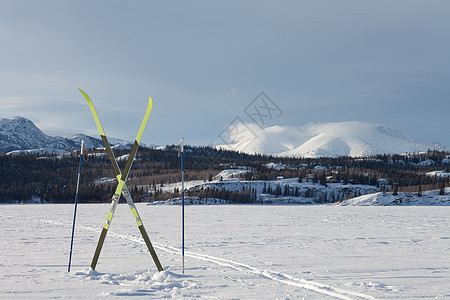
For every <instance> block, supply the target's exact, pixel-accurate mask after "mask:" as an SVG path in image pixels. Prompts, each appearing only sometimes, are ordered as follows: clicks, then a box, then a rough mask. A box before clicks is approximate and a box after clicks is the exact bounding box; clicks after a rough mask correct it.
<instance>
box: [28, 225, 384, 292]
mask: <svg viewBox="0 0 450 300" xmlns="http://www.w3.org/2000/svg"><path fill="white" fill-rule="evenodd" d="M30 220H35V219H30ZM38 221H42V222H45V223H50V224H56V225H61V226H71V225H70V224H65V223H62V222H57V221H53V220H48V219H40V220H38ZM76 227H77V228H79V229H84V230H89V231H94V232H101V229H97V228H92V227H87V226H81V225H76ZM108 234H109V235H110V236H113V237H116V238H121V239H126V240H129V241H131V242H133V243H138V244H142V245H145V242H144V241H143V240H142V239H141V238H140V237H139V238H137V237H133V236H129V235H124V234H118V233H114V232H108ZM153 247H154V248H155V249H158V250H160V251H164V252H167V253H171V254H176V255H181V249H178V248H176V247H173V246H163V245H158V244H153ZM185 256H186V257H191V258H194V259H199V260H202V261H207V262H210V263H214V264H217V265H220V266H223V267H227V268H231V269H234V270H237V271H240V272H247V273H250V274H255V275H259V276H261V277H263V278H266V279H269V280H272V281H275V282H278V283H282V284H286V285H290V286H295V287H300V288H303V289H306V290H309V291H313V292H316V293H319V294H322V295H327V296H330V297H334V298H336V299H370V300H373V299H376V298H375V297H373V296H370V295H366V294H362V293H358V292H353V291H349V290H345V289H341V288H336V287H333V286H330V285H326V284H322V283H319V282H314V281H310V280H306V279H303V278H295V277H293V276H290V275H288V274H284V273H281V272H274V271H270V270H261V269H258V268H255V267H251V266H249V265H246V264H243V263H239V262H235V261H232V260H227V259H223V258H219V257H215V256H210V255H207V254H201V253H195V252H190V251H185ZM94 272H95V271H94ZM80 274H81V273H79V274H78V275H80ZM83 275H86V274H84V273H83ZM116 279H117V278H116ZM119 279H120V278H119Z"/></svg>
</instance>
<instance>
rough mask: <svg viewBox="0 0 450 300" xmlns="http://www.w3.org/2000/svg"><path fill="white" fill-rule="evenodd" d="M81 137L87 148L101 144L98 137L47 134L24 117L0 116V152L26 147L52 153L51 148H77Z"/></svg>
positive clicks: (26, 148) (25, 148) (24, 148)
mask: <svg viewBox="0 0 450 300" xmlns="http://www.w3.org/2000/svg"><path fill="white" fill-rule="evenodd" d="M81 139H84V140H85V142H86V147H87V148H94V147H99V146H102V142H101V141H100V140H99V139H95V138H92V137H89V136H86V135H74V136H71V137H69V138H63V137H60V136H55V137H53V136H49V135H47V134H45V133H44V132H42V131H41V130H40V129H39V128H38V127H37V126H36V125H35V124H34V123H33V122H32V121H30V120H28V119H26V118H24V117H12V118H0V153H2V152H3V153H6V152H11V151H14V150H28V149H45V151H46V152H48V153H53V152H55V151H52V149H59V150H61V149H78V148H79V147H80V143H81ZM55 153H59V152H58V151H56V152H55Z"/></svg>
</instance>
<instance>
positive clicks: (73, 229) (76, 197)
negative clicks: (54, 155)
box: [67, 141, 84, 272]
mask: <svg viewBox="0 0 450 300" xmlns="http://www.w3.org/2000/svg"><path fill="white" fill-rule="evenodd" d="M83 148H84V141H81V153H80V164H79V167H78V179H77V191H76V194H75V210H74V212H73V225H72V238H71V239H70V254H69V266H68V268H67V272H70V263H71V261H72V248H73V236H74V233H75V218H76V216H77V204H78V189H79V186H80V175H81V164H82V162H83Z"/></svg>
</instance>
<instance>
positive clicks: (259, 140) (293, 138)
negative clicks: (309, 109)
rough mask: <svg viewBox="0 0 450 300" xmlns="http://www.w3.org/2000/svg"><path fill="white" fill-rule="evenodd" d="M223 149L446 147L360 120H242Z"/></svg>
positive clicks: (308, 151)
mask: <svg viewBox="0 0 450 300" xmlns="http://www.w3.org/2000/svg"><path fill="white" fill-rule="evenodd" d="M229 132H237V133H239V134H233V135H231V136H230V137H229V140H230V142H231V143H228V144H223V145H218V146H216V147H218V148H222V149H229V150H235V151H240V152H245V153H262V154H271V155H275V156H282V157H283V156H287V157H311V158H315V157H337V156H352V157H363V156H372V155H377V154H402V153H408V152H422V151H426V150H428V149H432V150H446V147H445V146H443V145H441V144H438V143H425V142H422V141H419V140H416V139H414V138H411V137H407V136H405V135H403V134H402V133H401V132H400V131H399V130H398V129H395V128H393V127H391V126H387V125H382V124H371V123H365V122H360V121H348V122H331V123H319V124H308V125H305V126H302V127H298V128H296V127H292V126H272V127H267V128H261V127H259V126H258V125H256V124H239V125H237V126H236V127H235V128H230V129H229Z"/></svg>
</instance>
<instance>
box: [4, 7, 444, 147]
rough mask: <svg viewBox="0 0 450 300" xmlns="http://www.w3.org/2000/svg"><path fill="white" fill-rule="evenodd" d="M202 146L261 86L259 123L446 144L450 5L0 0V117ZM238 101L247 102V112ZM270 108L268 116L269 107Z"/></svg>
mask: <svg viewBox="0 0 450 300" xmlns="http://www.w3.org/2000/svg"><path fill="white" fill-rule="evenodd" d="M78 88H81V89H83V90H84V91H86V92H87V93H88V95H89V96H90V97H91V99H92V100H93V101H94V103H95V104H96V106H97V111H98V113H99V115H100V118H101V120H102V123H103V126H104V128H105V131H106V134H107V135H109V136H114V137H118V138H123V139H127V140H134V138H135V136H136V134H137V131H138V128H139V125H140V122H141V119H142V117H143V113H144V110H145V107H146V105H147V101H148V96H152V98H153V101H154V105H153V112H152V115H151V118H150V122H149V126H148V127H147V131H146V133H145V135H144V138H143V142H144V143H148V144H160V145H165V144H172V143H177V142H178V141H179V138H180V136H183V137H184V138H185V140H186V142H187V143H188V144H195V145H207V144H209V143H210V142H211V141H212V140H215V139H216V138H217V137H219V136H220V134H221V132H223V130H224V128H226V127H227V126H228V125H229V124H230V123H231V122H233V120H235V119H236V118H237V117H239V118H240V119H239V120H242V121H243V122H252V121H253V120H252V119H251V117H250V116H249V115H247V114H245V109H246V108H247V112H248V106H249V105H253V104H254V105H256V103H253V104H252V101H253V100H254V99H255V98H256V97H257V96H258V95H259V94H260V92H264V93H265V94H266V95H267V96H268V97H269V98H270V99H271V100H272V104H276V105H277V107H278V108H279V111H277V115H276V116H274V118H273V119H272V120H270V121H271V122H270V124H269V122H267V124H265V125H267V126H268V125H275V124H276V125H289V126H302V125H305V124H307V123H310V122H317V123H319V122H320V123H321V122H337V121H353V120H355V121H364V122H370V123H381V124H385V125H390V126H393V127H395V128H398V129H399V130H400V131H401V132H402V133H404V134H405V135H408V136H411V137H414V138H418V139H420V140H423V141H436V142H440V143H442V144H444V145H446V146H448V147H450V118H449V112H450V1H413V0H407V1H406V0H405V1H401V0H396V1H391V0H389V1H380V0H376V1H375V0H374V1H360V0H355V1H337V0H330V1H320V0H319V1H318V0H314V1H221V2H219V1H92V0H89V1H84V0H77V1H56V0H53V1H42V0H32V1H21V0H12V1H5V0H0V117H11V116H24V117H27V118H29V119H31V120H32V121H33V122H35V123H36V124H37V125H38V126H39V127H40V128H41V129H43V130H49V129H50V130H55V129H58V130H59V129H61V130H66V131H69V132H80V133H86V134H93V135H94V136H97V135H98V134H97V129H96V127H95V123H94V121H93V119H92V117H91V114H90V111H89V108H88V106H87V104H86V102H85V100H84V98H83V96H82V95H81V94H80V93H79V92H78ZM250 108H251V107H250ZM278 112H279V113H278Z"/></svg>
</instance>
